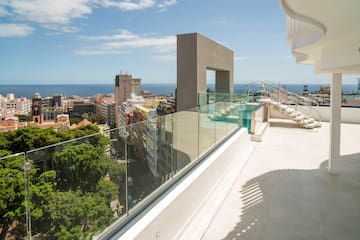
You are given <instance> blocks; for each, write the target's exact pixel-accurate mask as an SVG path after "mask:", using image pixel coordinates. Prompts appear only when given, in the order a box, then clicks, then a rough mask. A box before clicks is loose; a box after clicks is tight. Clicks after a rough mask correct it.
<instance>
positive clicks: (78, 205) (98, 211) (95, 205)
mask: <svg viewBox="0 0 360 240" xmlns="http://www.w3.org/2000/svg"><path fill="white" fill-rule="evenodd" d="M43 209H44V213H45V214H44V215H45V216H46V217H47V219H48V223H49V234H50V235H51V236H56V237H57V238H58V239H82V238H83V236H85V235H86V234H87V233H94V232H95V231H97V230H99V229H102V228H103V227H105V226H107V225H108V224H110V223H111V221H112V219H113V216H112V214H113V213H112V211H111V209H110V208H109V206H108V205H107V204H106V200H105V199H104V198H103V197H101V196H99V195H97V194H94V193H86V194H83V195H82V193H81V192H79V191H77V192H54V193H53V194H52V195H51V197H50V200H49V204H47V205H45V206H44V207H43Z"/></svg>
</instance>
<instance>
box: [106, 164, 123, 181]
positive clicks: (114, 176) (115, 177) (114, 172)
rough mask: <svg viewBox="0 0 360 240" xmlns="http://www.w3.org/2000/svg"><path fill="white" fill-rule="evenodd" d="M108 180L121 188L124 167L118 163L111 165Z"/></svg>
mask: <svg viewBox="0 0 360 240" xmlns="http://www.w3.org/2000/svg"><path fill="white" fill-rule="evenodd" d="M109 176H110V180H111V181H112V182H114V183H116V184H117V185H118V186H122V184H123V181H124V177H125V165H124V164H118V163H111V167H110V169H109Z"/></svg>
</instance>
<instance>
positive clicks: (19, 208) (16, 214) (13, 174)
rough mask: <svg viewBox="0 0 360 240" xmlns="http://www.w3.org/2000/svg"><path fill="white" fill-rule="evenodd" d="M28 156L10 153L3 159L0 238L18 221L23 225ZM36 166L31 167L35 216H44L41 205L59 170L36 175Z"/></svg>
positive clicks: (3, 237) (30, 177)
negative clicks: (25, 161)
mask: <svg viewBox="0 0 360 240" xmlns="http://www.w3.org/2000/svg"><path fill="white" fill-rule="evenodd" d="M23 162H24V158H22V157H13V158H12V157H10V158H7V159H3V160H1V162H0V189H1V190H0V228H1V229H2V231H1V233H0V239H1V240H2V239H5V237H6V234H7V232H8V230H9V227H10V226H11V225H13V224H14V223H16V226H17V227H19V226H20V227H21V226H22V225H21V223H24V222H25V209H24V208H25V205H26V202H25V196H26V191H25V177H24V171H23V169H22V165H23ZM36 171H37V170H36V169H35V168H32V169H31V170H30V171H29V180H30V182H29V183H30V184H29V189H30V193H31V202H30V208H31V217H32V219H33V220H34V221H36V220H38V219H41V217H42V215H43V214H42V210H41V206H42V204H44V203H45V202H47V199H48V198H49V195H50V194H51V193H52V191H53V180H54V178H55V172H54V171H51V172H44V173H42V174H40V176H39V178H36V179H35V178H33V176H35V174H36Z"/></svg>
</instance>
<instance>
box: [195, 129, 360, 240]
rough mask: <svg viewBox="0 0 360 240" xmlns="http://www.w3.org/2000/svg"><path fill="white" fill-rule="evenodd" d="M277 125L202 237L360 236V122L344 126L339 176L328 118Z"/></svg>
mask: <svg viewBox="0 0 360 240" xmlns="http://www.w3.org/2000/svg"><path fill="white" fill-rule="evenodd" d="M276 125H277V126H275V124H273V126H272V127H270V128H269V129H268V130H267V132H266V133H265V135H264V137H263V142H261V143H256V147H255V151H254V152H253V154H252V156H251V158H250V160H249V161H248V164H247V166H246V167H245V169H244V170H243V172H242V173H241V174H240V175H239V177H238V179H237V181H236V183H235V184H234V186H233V188H232V190H231V192H230V193H229V195H228V196H227V198H226V199H225V201H224V203H223V205H222V207H221V208H220V209H219V211H218V213H217V215H216V217H215V218H214V220H213V222H212V224H211V225H210V226H209V228H208V230H207V232H206V233H205V235H204V236H203V238H202V239H204V240H213V239H224V240H225V239H226V240H233V239H234V240H235V239H246V240H262V239H274V240H282V239H284V240H285V239H286V240H290V239H291V240H294V239H295V240H296V239H309V240H310V239H311V240H314V239H317V240H318V239H334V240H335V239H354V240H355V239H356V240H358V239H360V125H352V124H343V125H342V144H341V152H342V157H341V161H339V162H337V163H336V165H337V173H338V174H336V175H333V174H329V173H328V172H327V169H326V167H327V162H326V161H327V159H328V152H329V151H328V143H329V140H328V133H329V127H328V124H327V123H324V124H323V127H321V128H318V129H314V130H306V129H301V128H285V127H282V126H280V125H279V124H276ZM254 144H255V143H254Z"/></svg>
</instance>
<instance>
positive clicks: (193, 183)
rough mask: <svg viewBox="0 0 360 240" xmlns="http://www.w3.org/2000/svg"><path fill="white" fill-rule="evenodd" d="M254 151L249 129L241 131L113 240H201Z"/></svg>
mask: <svg viewBox="0 0 360 240" xmlns="http://www.w3.org/2000/svg"><path fill="white" fill-rule="evenodd" d="M251 151H252V148H251V145H250V141H249V135H248V132H247V129H245V128H242V129H240V130H239V131H237V132H236V133H234V135H233V136H231V137H230V138H229V139H228V140H227V141H226V142H224V143H223V144H222V145H221V146H220V147H219V148H217V149H216V150H215V151H214V152H212V153H211V154H210V155H209V156H207V157H206V159H204V160H203V161H202V162H201V163H200V164H199V165H198V166H196V167H195V169H193V170H192V171H191V172H190V173H189V174H188V175H187V176H186V177H185V178H184V180H182V181H180V182H179V183H178V184H177V185H176V186H174V187H173V189H172V190H171V192H170V193H168V194H167V195H166V196H165V197H164V198H162V199H161V200H159V202H158V203H156V205H155V206H154V207H153V208H152V209H150V210H148V212H146V214H144V215H143V216H142V217H141V219H139V220H137V221H136V222H135V223H133V225H132V224H131V225H132V226H131V227H130V228H129V229H128V230H127V231H126V232H125V233H124V234H122V235H121V236H119V237H116V238H114V239H121V240H125V239H126V240H128V239H144V240H151V239H154V240H160V239H163V240H169V239H189V238H188V237H189V236H191V238H192V239H200V237H201V236H202V234H204V233H205V231H206V229H207V227H208V225H209V224H210V223H211V220H212V219H213V217H214V216H215V214H216V212H217V209H218V208H219V207H220V205H221V203H222V201H223V200H224V199H225V197H226V195H227V192H228V191H230V189H231V187H232V185H233V183H234V182H235V180H236V178H237V176H238V175H239V173H240V172H241V170H242V169H243V167H244V166H245V164H246V162H247V160H248V158H249V156H250V154H251ZM219 192H221V194H219ZM209 201H210V202H209ZM206 206H211V207H210V208H209V207H206ZM204 207H205V208H206V209H205V210H204Z"/></svg>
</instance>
